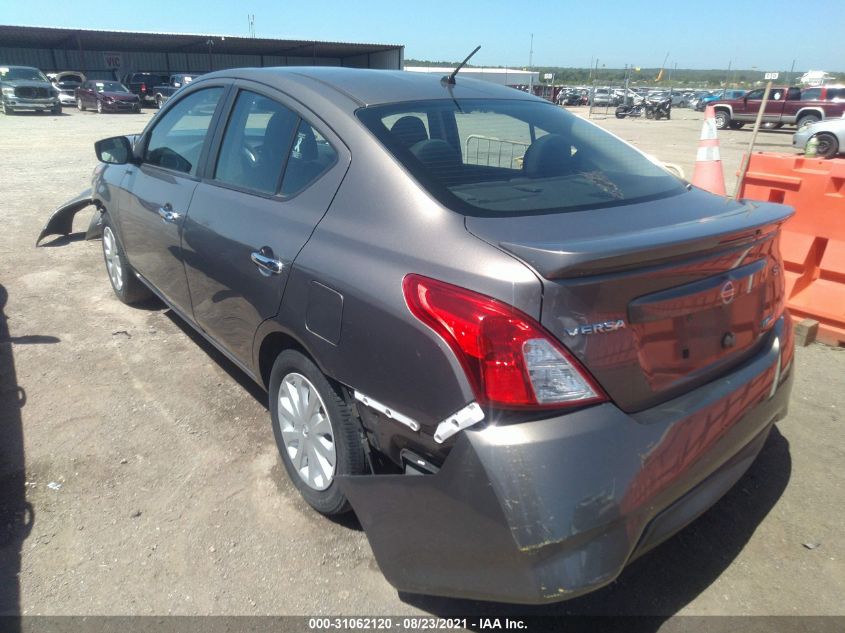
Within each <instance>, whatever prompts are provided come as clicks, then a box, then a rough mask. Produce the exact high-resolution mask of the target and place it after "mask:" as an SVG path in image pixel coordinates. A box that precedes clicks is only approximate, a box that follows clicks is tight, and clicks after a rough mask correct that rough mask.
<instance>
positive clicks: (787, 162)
mask: <svg viewBox="0 0 845 633" xmlns="http://www.w3.org/2000/svg"><path fill="white" fill-rule="evenodd" d="M739 197H741V198H749V199H751V200H761V201H765V202H782V203H784V204H788V205H790V206H793V207H795V215H794V216H793V217H792V218H790V219H789V221H787V223H786V225H785V226H784V230H783V235H782V237H781V243H780V244H781V254H782V255H783V259H784V266H785V268H786V271H785V274H786V296H787V306H788V307H789V309H790V310H791V311H792V313H793V314H794V315H796V316H798V317H809V318H812V319H816V320H817V321H818V322H819V337H818V338H819V340H821V341H823V342H825V343H828V344H830V345H840V346H845V159H842V158H836V159H833V160H822V159H818V158H804V157H803V156H798V155H795V154H782V153H763V152H760V153H755V154H752V155H751V161H750V162H749V164H748V172H747V173H746V175H745V179H744V181H743V182H742V184H741V186H740V190H739Z"/></svg>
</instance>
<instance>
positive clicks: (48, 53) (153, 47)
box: [0, 25, 405, 79]
mask: <svg viewBox="0 0 845 633" xmlns="http://www.w3.org/2000/svg"><path fill="white" fill-rule="evenodd" d="M404 49H405V47H404V46H400V45H385V44H349V43H342V42H316V41H305V40H277V39H264V38H251V37H233V36H229V35H188V34H182V33H134V32H127V31H93V30H86V29H59V28H51V27H30V26H4V25H0V65H3V64H8V65H21V66H35V67H36V68H40V69H41V70H42V71H44V72H55V71H61V70H79V71H82V72H83V73H85V74H86V75H87V76H88V77H90V78H92V79H113V78H117V77H119V76H120V75H121V74H122V73H125V72H129V71H150V72H157V73H162V74H169V73H171V72H180V71H184V72H207V71H211V70H220V69H222V68H235V67H242V66H348V67H352V68H385V69H392V70H401V69H402V66H403V64H404Z"/></svg>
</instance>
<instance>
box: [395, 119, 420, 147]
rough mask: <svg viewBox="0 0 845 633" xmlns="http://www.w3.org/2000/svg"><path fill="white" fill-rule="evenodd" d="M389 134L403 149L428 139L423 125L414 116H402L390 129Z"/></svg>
mask: <svg viewBox="0 0 845 633" xmlns="http://www.w3.org/2000/svg"><path fill="white" fill-rule="evenodd" d="M390 133H391V134H393V135H394V136H395V137H397V138H398V139H399V140H400V141H402V143H403V144H404V145H405V147H411V146H412V145H414V144H415V143H419V142H420V141H424V140H426V139H427V138H428V132H426V131H425V124H424V123H423V122H422V120H421V119H420V118H418V117H415V116H403V117H402V118H401V119H397V121H396V123H394V124H393V127H391V128H390Z"/></svg>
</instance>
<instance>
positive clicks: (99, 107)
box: [97, 101, 103, 114]
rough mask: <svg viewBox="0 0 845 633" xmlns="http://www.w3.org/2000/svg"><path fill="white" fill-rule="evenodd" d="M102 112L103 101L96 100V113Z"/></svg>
mask: <svg viewBox="0 0 845 633" xmlns="http://www.w3.org/2000/svg"><path fill="white" fill-rule="evenodd" d="M102 113H103V102H102V101H97V114H102Z"/></svg>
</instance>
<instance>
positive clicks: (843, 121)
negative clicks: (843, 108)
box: [792, 116, 845, 158]
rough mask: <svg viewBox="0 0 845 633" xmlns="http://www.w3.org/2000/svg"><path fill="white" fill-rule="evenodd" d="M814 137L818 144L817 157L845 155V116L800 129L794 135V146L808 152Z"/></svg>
mask: <svg viewBox="0 0 845 633" xmlns="http://www.w3.org/2000/svg"><path fill="white" fill-rule="evenodd" d="M814 137H815V139H816V141H817V142H818V147H817V148H816V156H818V157H819V158H833V157H834V156H836V155H837V154H845V116H843V117H842V118H839V119H825V120H824V121H819V122H818V123H811V124H810V125H805V126H804V127H802V128H799V129H798V131H797V132H796V133H795V134H793V135H792V146H793V147H798V148H800V149H804V150H806V147H807V143H808V142H809V141H810V139H811V138H814Z"/></svg>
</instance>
